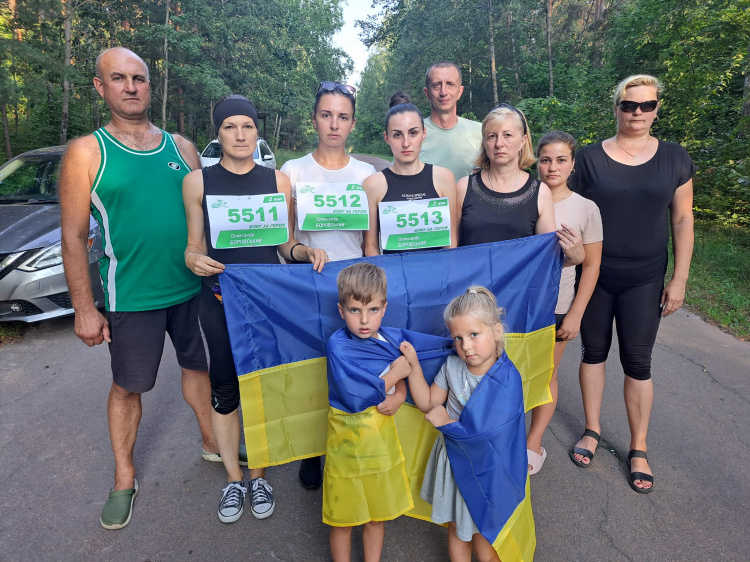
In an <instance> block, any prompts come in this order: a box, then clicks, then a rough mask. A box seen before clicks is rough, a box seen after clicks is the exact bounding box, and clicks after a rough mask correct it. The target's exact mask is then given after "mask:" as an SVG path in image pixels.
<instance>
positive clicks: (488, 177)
mask: <svg viewBox="0 0 750 562" xmlns="http://www.w3.org/2000/svg"><path fill="white" fill-rule="evenodd" d="M520 177H521V168H518V175H517V176H516V181H514V182H513V189H511V190H510V191H509V192H508V193H513V192H514V191H515V190H516V186H517V185H518V179H519V178H520ZM487 179H488V180H490V189H492V191H494V192H495V193H497V192H498V191H497V189H495V186H494V185H492V178H491V177H490V171H489V170H487Z"/></svg>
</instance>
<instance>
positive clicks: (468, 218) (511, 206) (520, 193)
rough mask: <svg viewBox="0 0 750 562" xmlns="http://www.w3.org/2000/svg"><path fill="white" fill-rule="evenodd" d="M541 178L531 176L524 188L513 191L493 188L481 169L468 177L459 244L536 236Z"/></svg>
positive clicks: (466, 244)
mask: <svg viewBox="0 0 750 562" xmlns="http://www.w3.org/2000/svg"><path fill="white" fill-rule="evenodd" d="M538 199H539V180H537V179H536V178H534V177H532V176H529V179H528V180H527V181H526V183H525V184H523V186H521V189H519V190H517V191H513V192H511V193H498V192H496V191H492V190H491V189H489V188H488V187H487V186H486V185H484V182H482V176H481V174H480V172H477V173H476V174H472V175H471V176H469V185H468V186H467V188H466V196H465V197H464V204H463V207H462V208H461V228H460V231H459V239H458V240H459V242H458V245H459V246H471V245H473V244H484V243H487V242H500V241H502V240H513V239H515V238H525V237H526V236H533V235H534V227H536V221H537V220H538V219H539V205H538V203H537V200H538Z"/></svg>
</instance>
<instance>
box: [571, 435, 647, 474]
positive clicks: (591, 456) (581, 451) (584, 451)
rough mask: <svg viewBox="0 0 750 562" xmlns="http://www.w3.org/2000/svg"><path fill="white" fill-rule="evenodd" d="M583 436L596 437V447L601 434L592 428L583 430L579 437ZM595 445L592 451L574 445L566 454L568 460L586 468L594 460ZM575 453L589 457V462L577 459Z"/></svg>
mask: <svg viewBox="0 0 750 562" xmlns="http://www.w3.org/2000/svg"><path fill="white" fill-rule="evenodd" d="M584 437H593V438H594V439H596V447H598V446H599V441H600V440H601V438H602V436H601V435H599V434H598V433H597V432H596V431H594V430H592V429H587V430H586V431H584V432H583V437H581V439H583V438H584ZM579 441H580V439H579ZM596 447H594V451H593V452H592V451H589V450H588V449H584V448H583V447H574V448H573V450H572V451H568V456H569V457H570V460H572V461H573V464H574V465H576V466H580V467H581V468H588V467H590V466H591V463H592V462H593V461H594V453H595V452H596ZM576 454H578V455H583V456H584V458H587V459H589V462H587V463H585V462H582V461H579V460H578V459H576V458H575V456H574V455H576ZM644 454H645V453H644Z"/></svg>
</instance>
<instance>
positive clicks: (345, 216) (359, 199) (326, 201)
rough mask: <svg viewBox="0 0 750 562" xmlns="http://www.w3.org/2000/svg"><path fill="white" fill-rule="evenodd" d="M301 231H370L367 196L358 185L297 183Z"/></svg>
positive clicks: (298, 219) (298, 221)
mask: <svg viewBox="0 0 750 562" xmlns="http://www.w3.org/2000/svg"><path fill="white" fill-rule="evenodd" d="M296 187H297V193H296V195H295V197H296V203H297V224H298V225H299V229H300V230H313V231H315V230H367V229H368V228H369V227H370V212H369V207H368V206H367V195H366V194H365V191H364V190H363V189H362V186H361V185H359V184H356V183H343V182H340V183H326V182H297V185H296Z"/></svg>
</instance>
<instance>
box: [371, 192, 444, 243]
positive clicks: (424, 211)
mask: <svg viewBox="0 0 750 562" xmlns="http://www.w3.org/2000/svg"><path fill="white" fill-rule="evenodd" d="M378 209H379V213H380V217H379V218H380V247H381V248H382V249H384V250H417V249H421V248H441V247H443V246H449V245H450V243H451V211H450V206H449V205H448V198H447V197H442V198H440V199H419V200H416V201H388V202H386V203H379V204H378Z"/></svg>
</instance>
